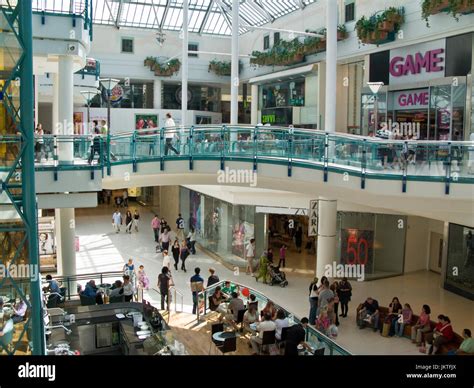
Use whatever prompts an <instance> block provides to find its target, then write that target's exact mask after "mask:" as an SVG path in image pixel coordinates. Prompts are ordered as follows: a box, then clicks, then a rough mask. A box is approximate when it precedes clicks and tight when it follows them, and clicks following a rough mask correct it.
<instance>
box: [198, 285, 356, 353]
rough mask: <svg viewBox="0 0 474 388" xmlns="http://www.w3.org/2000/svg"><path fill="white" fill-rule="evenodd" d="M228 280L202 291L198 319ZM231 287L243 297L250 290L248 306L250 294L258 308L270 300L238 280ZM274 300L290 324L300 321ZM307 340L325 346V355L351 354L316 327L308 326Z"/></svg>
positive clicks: (315, 345) (314, 347) (248, 298)
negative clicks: (218, 288) (211, 297)
mask: <svg viewBox="0 0 474 388" xmlns="http://www.w3.org/2000/svg"><path fill="white" fill-rule="evenodd" d="M226 282H228V281H226V280H223V281H220V282H219V283H216V284H213V285H212V286H210V287H208V288H206V289H205V290H204V291H202V292H201V293H200V294H199V297H200V300H201V301H202V302H203V306H204V307H203V308H202V310H201V311H200V309H198V310H197V313H196V316H197V319H198V320H199V317H200V316H201V315H203V314H204V315H205V314H207V313H208V312H209V311H210V310H209V297H210V296H211V295H212V294H213V293H214V291H215V289H216V287H218V286H220V287H221V288H223V287H224V286H225V283H226ZM230 289H232V290H235V291H236V292H237V293H239V295H240V296H241V297H243V295H242V291H243V290H244V289H247V290H248V295H249V297H247V298H246V300H244V304H245V305H246V306H247V303H248V302H249V301H250V295H254V296H255V300H256V301H257V302H258V310H259V311H260V310H262V309H263V308H264V307H265V305H266V304H267V302H268V301H269V300H270V299H269V298H268V297H267V296H265V295H264V294H262V293H261V292H259V291H257V290H255V289H253V288H251V287H248V286H246V285H243V284H240V283H236V282H230ZM272 302H273V303H274V305H275V308H276V309H281V310H283V311H284V312H285V315H286V317H287V318H288V319H289V321H290V325H292V324H296V323H300V318H299V317H297V316H296V315H295V314H293V313H292V312H290V311H288V310H286V309H285V308H283V307H281V306H279V305H278V304H277V303H276V302H275V301H274V300H272ZM306 340H307V342H308V343H309V344H310V345H311V347H312V348H313V349H314V350H317V349H321V348H324V349H325V350H324V354H325V355H350V354H351V353H350V352H349V351H348V350H346V349H344V348H343V347H342V346H340V345H338V344H337V343H336V342H335V341H334V340H332V339H331V338H329V337H328V336H326V335H325V334H323V333H321V332H320V331H319V330H316V329H315V328H314V327H311V326H307V328H306Z"/></svg>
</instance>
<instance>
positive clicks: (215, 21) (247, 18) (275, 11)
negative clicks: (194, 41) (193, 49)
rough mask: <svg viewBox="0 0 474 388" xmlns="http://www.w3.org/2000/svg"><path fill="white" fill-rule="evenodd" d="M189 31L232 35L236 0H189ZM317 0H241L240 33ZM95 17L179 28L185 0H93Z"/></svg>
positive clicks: (76, 9)
mask: <svg viewBox="0 0 474 388" xmlns="http://www.w3.org/2000/svg"><path fill="white" fill-rule="evenodd" d="M87 1H88V0H32V3H33V10H34V11H45V12H54V13H76V14H81V13H83V12H84V9H85V3H86V2H87ZM188 1H189V31H190V32H196V33H201V34H217V35H230V34H231V28H232V0H188ZM315 1H316V0H240V10H239V11H240V12H239V16H240V20H241V25H242V27H241V28H240V33H245V32H246V31H248V29H246V28H245V25H249V26H257V27H259V26H262V25H264V24H267V23H271V22H273V21H275V20H276V19H278V18H280V17H282V16H285V15H287V14H289V13H291V12H293V11H296V10H298V9H302V8H304V7H306V6H307V5H308V4H311V3H314V2H315ZM92 9H93V13H92V15H93V21H94V23H97V24H106V25H111V26H116V27H132V28H149V29H156V30H159V29H162V30H172V31H179V30H181V28H182V24H183V0H92Z"/></svg>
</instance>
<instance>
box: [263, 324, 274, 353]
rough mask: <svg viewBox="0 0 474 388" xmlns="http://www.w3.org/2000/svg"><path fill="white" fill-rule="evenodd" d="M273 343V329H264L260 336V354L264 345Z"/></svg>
mask: <svg viewBox="0 0 474 388" xmlns="http://www.w3.org/2000/svg"><path fill="white" fill-rule="evenodd" d="M275 343H276V338H275V330H272V331H264V332H263V337H262V346H260V354H262V352H263V348H264V346H268V345H275Z"/></svg>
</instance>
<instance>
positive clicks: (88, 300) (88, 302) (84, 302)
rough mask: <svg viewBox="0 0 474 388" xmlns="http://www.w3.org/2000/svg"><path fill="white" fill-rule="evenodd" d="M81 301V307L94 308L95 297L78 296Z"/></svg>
mask: <svg viewBox="0 0 474 388" xmlns="http://www.w3.org/2000/svg"><path fill="white" fill-rule="evenodd" d="M79 298H80V299H81V306H94V305H95V303H96V302H95V296H87V295H84V294H79Z"/></svg>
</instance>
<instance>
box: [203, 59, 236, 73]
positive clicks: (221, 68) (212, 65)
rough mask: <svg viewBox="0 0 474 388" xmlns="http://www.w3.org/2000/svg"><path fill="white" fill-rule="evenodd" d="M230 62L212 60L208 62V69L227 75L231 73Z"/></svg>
mask: <svg viewBox="0 0 474 388" xmlns="http://www.w3.org/2000/svg"><path fill="white" fill-rule="evenodd" d="M231 69H232V67H231V62H222V61H217V60H212V61H210V62H209V68H208V71H212V72H214V73H216V74H217V75H221V76H227V75H230V74H231Z"/></svg>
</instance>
